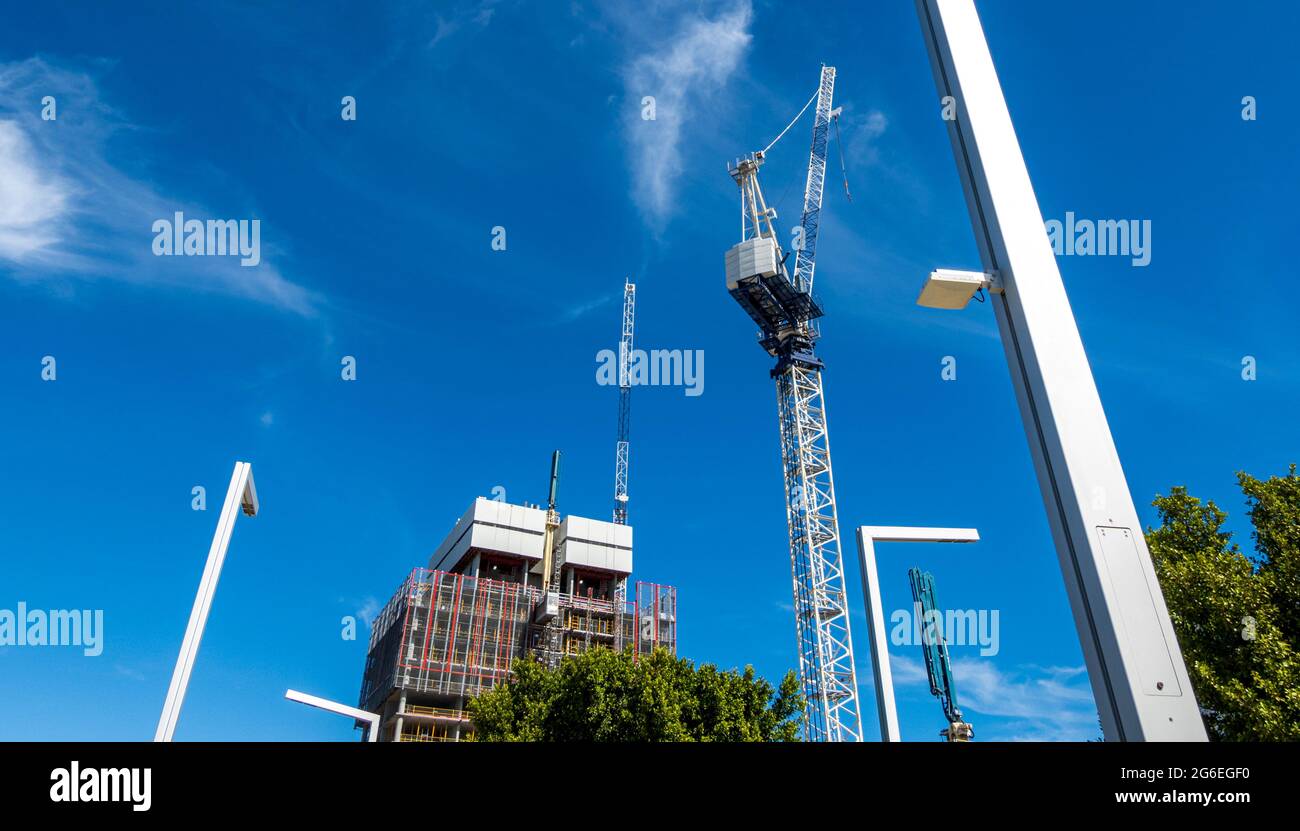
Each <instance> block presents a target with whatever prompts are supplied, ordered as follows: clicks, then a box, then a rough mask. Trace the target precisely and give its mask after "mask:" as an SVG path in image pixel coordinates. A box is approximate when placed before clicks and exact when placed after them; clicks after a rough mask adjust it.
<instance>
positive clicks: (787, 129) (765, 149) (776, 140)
mask: <svg viewBox="0 0 1300 831" xmlns="http://www.w3.org/2000/svg"><path fill="white" fill-rule="evenodd" d="M820 91H821V89H820V87H819V88H818V89H816V90H814V91H813V94H812V98H809V99H808V103H807V104H804V105H803V109H802V110H800V111H799V115H796V116H795V117H794V119H793V120H792V121H791V122H790V123H789V124H787V125H785V129H784V130H782V131H781V132H780V133H779V134H778V135H777V137H776V138H774V139H772V142H771V143H770V144H768V145H767V147H764V148H763V151H762V152H763V155H764V156H766V155H767V151H769V150H771V149H772V147H773V146H774V145H775V144H776V143H777V142H778V141H780V140H781V136H784V135H785V134H786V133H788V132H790V128H791V127H793V126H794V123H795V122H796V121H798V120H799V119H800V118H801V117H803V114H804V113H806V112H807V111H808V108H809V107H811V106H812V102H814V101H816V100H817V93H818V92H820Z"/></svg>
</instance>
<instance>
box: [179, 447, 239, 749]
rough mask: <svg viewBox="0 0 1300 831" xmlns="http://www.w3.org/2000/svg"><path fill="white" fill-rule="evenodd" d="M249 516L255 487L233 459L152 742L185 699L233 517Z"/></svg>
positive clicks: (215, 589) (228, 539) (224, 557)
mask: <svg viewBox="0 0 1300 831" xmlns="http://www.w3.org/2000/svg"><path fill="white" fill-rule="evenodd" d="M241 507H242V508H243V511H244V513H246V514H248V515H249V516H253V515H254V514H256V513H257V489H256V487H255V486H254V485H253V466H252V465H250V464H249V463H247V462H235V471H234V473H232V474H231V476H230V488H229V489H227V491H226V501H225V503H224V504H223V505H222V506H221V517H220V518H219V519H218V520H217V530H216V532H215V533H214V534H213V535H212V547H211V548H209V549H208V562H207V565H206V566H204V568H203V578H202V579H201V580H200V581H199V591H198V594H196V595H195V596H194V608H193V609H191V610H190V622H189V625H188V626H187V627H186V628H185V640H184V641H182V642H181V651H180V655H178V656H177V658H176V669H175V670H174V671H173V672H172V682H171V686H169V687H168V688H167V701H166V702H165V703H164V704H163V709H162V715H161V716H159V718H158V730H157V732H155V733H154V737H153V740H154V741H156V742H169V741H171V740H172V734H173V733H175V732H176V720H177V719H179V718H180V715H181V705H182V704H183V703H185V691H186V689H187V688H188V687H189V684H190V673H191V672H192V671H193V670H194V659H195V657H196V656H197V655H198V653H199V643H200V641H202V640H203V627H204V626H206V625H207V622H208V611H209V610H210V609H211V608H212V597H213V595H214V594H216V592H217V581H218V580H220V579H221V565H222V563H223V562H225V559H226V549H227V548H229V547H230V535H231V532H232V531H234V529H235V519H236V518H237V517H238V516H239V510H240V508H241Z"/></svg>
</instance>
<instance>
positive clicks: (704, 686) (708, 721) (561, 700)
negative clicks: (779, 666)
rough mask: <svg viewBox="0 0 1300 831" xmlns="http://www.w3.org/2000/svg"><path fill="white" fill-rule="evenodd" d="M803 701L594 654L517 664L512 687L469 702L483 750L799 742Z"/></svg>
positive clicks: (789, 685)
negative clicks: (517, 744)
mask: <svg viewBox="0 0 1300 831" xmlns="http://www.w3.org/2000/svg"><path fill="white" fill-rule="evenodd" d="M802 712H803V696H802V695H801V694H800V692H799V683H798V680H797V679H796V678H795V674H794V673H793V672H788V673H786V676H785V679H784V680H783V681H782V682H781V686H780V688H779V689H775V690H774V689H773V688H772V685H771V684H769V683H768V682H767V681H765V680H764V679H762V678H760V677H758V676H757V675H756V674H755V673H754V668H753V667H749V666H747V667H745V669H744V671H742V672H736V671H734V670H729V671H720V670H719V669H718V668H717V667H715V666H713V665H712V664H701V665H700V666H698V667H697V666H696V665H695V664H694V663H693V662H691V661H689V660H687V659H685V658H676V657H674V656H673V655H672V654H671V653H670V652H668V651H667V650H664V649H656V650H655V651H654V652H653V653H651V654H649V655H642V656H639V657H635V658H634V657H633V655H632V653H631V652H630V651H624V652H622V653H618V652H613V651H610V650H608V649H601V648H596V649H591V650H589V651H587V652H584V653H582V654H581V655H576V656H573V657H569V658H565V659H564V661H562V662H561V663H560V666H559V667H557V668H555V669H548V668H547V667H545V666H543V665H542V664H540V663H538V662H536V661H533V660H521V661H519V662H517V663H516V664H515V667H514V675H513V678H512V679H511V681H510V682H509V683H508V684H504V685H502V686H499V687H497V688H495V689H493V690H489V691H488V692H485V693H483V694H482V695H479V696H478V697H477V698H475V699H473V700H471V701H470V702H469V713H470V717H471V718H472V719H473V721H474V730H475V733H476V738H477V739H478V740H479V741H521V742H527V741H544V742H565V741H578V742H696V741H698V742H773V741H785V742H788V741H797V739H798V731H799V718H800V715H801V713H802Z"/></svg>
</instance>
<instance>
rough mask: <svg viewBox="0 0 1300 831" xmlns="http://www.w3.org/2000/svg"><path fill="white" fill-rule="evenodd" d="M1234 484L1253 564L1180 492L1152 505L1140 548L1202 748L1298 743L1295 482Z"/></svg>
mask: <svg viewBox="0 0 1300 831" xmlns="http://www.w3.org/2000/svg"><path fill="white" fill-rule="evenodd" d="M1237 483H1238V486H1239V487H1240V488H1241V491H1242V493H1243V494H1245V496H1246V504H1247V506H1248V508H1249V510H1248V515H1249V516H1250V521H1251V524H1252V525H1253V526H1254V532H1253V534H1252V537H1253V538H1254V541H1255V551H1254V554H1253V555H1247V554H1244V553H1242V551H1241V549H1240V548H1239V547H1238V546H1237V544H1236V543H1234V542H1232V534H1231V533H1230V532H1228V531H1225V530H1223V523H1224V521H1225V520H1226V519H1227V514H1226V513H1224V512H1223V511H1222V510H1220V509H1219V507H1218V506H1217V505H1215V504H1214V502H1212V501H1207V502H1205V503H1202V502H1201V500H1199V499H1197V498H1196V497H1194V496H1191V495H1189V494H1188V493H1187V489H1186V488H1184V487H1176V488H1174V489H1173V490H1172V491H1171V492H1170V493H1169V495H1168V496H1157V497H1156V499H1155V502H1153V503H1152V504H1154V505H1155V507H1156V508H1157V509H1159V511H1160V520H1161V524H1160V527H1158V528H1148V529H1147V534H1146V538H1147V545H1148V547H1149V548H1150V549H1151V558H1152V561H1153V562H1154V564H1155V569H1156V574H1157V576H1158V577H1159V578H1160V587H1161V589H1163V591H1164V595H1165V601H1166V603H1167V604H1168V606H1169V616H1170V618H1171V620H1172V621H1173V625H1174V631H1175V632H1177V634H1178V643H1179V645H1180V646H1181V647H1182V650H1183V657H1184V659H1185V660H1186V662H1187V670H1188V673H1189V674H1190V675H1191V679H1192V686H1193V687H1194V689H1195V692H1196V699H1197V702H1198V703H1199V704H1200V706H1201V713H1202V715H1203V716H1204V718H1205V726H1206V729H1207V731H1208V732H1209V734H1210V737H1211V739H1215V740H1221V741H1283V740H1288V741H1295V740H1300V655H1297V653H1296V647H1297V646H1300V477H1297V476H1296V468H1295V465H1292V466H1291V469H1290V472H1289V474H1288V475H1286V476H1280V477H1279V476H1275V477H1272V478H1269V479H1266V480H1261V479H1256V478H1255V477H1253V476H1250V475H1248V474H1245V473H1238V474H1237Z"/></svg>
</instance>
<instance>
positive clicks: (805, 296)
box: [726, 66, 862, 741]
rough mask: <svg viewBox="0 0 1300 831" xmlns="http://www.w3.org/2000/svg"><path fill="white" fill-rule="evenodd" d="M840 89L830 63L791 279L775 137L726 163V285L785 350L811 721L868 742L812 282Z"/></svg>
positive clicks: (789, 484) (785, 406)
mask: <svg viewBox="0 0 1300 831" xmlns="http://www.w3.org/2000/svg"><path fill="white" fill-rule="evenodd" d="M834 88H835V68H834V67H829V66H823V67H822V72H821V79H820V83H819V85H818V89H817V93H816V100H817V108H816V110H815V114H814V121H813V135H812V148H811V150H810V152H809V162H808V177H807V180H806V183H805V187H804V200H803V216H802V218H801V222H800V226H799V229H798V231H797V236H796V240H795V243H794V246H793V247H794V249H795V251H796V257H795V268H794V275H793V278H792V277H791V275H790V272H789V271H788V270H787V268H786V260H787V258H788V256H789V255H788V254H787V253H783V252H782V250H781V246H780V243H779V241H778V240H777V236H776V232H775V229H774V227H773V220H774V219H775V218H776V211H775V210H774V209H773V208H770V207H769V206H768V205H767V203H766V201H765V200H764V198H763V192H762V189H761V188H760V187H759V184H758V169H759V167H761V166H762V164H763V162H764V161H765V157H766V152H767V150H770V149H771V147H772V145H769V146H768V148H767V149H766V150H762V151H758V152H756V153H752V154H750V155H749V156H746V157H745V158H743V159H738V160H736V161H735V162H734V163H733V164H731V165H729V166H728V172H729V173H730V174H731V176H732V178H733V179H734V180H735V181H736V184H737V185H738V186H739V188H740V194H741V241H740V242H739V243H738V244H736V245H735V246H733V247H732V248H731V250H729V251H728V252H727V256H726V268H727V290H728V291H729V292H730V294H731V296H732V297H733V298H734V299H735V300H736V302H737V303H738V304H739V305H740V307H741V308H742V309H744V310H745V312H746V314H748V315H749V316H750V318H751V319H752V320H753V321H754V322H755V323H757V324H758V327H759V344H760V345H761V346H762V347H763V348H764V349H765V350H766V351H767V353H768V354H769V355H772V356H773V357H775V358H776V359H777V360H776V366H775V368H773V369H772V371H771V376H772V378H773V379H775V380H776V388H777V416H778V422H779V424H780V432H781V466H782V472H783V475H784V479H785V502H786V526H787V529H788V531H789V551H790V565H791V573H792V578H793V592H794V606H795V634H796V639H797V642H798V655H799V677H800V681H801V684H802V688H803V693H804V697H805V699H806V701H807V707H806V709H805V711H804V721H803V729H804V736H805V738H806V739H808V740H809V741H858V740H860V739H861V735H862V733H861V724H860V720H859V710H858V693H857V676H856V671H855V668H854V662H853V641H852V636H851V633H850V629H849V615H848V607H847V599H846V596H845V589H844V562H843V558H842V556H841V553H840V531H839V518H838V516H837V510H836V504H835V481H834V475H833V473H832V470H831V452H830V444H829V440H828V435H827V427H826V407H825V396H824V392H823V389H822V368H823V364H822V361H821V360H820V359H819V358H817V356H816V355H815V354H814V351H813V350H814V344H815V342H816V340H817V338H818V336H819V332H818V329H817V326H816V323H815V321H816V319H817V318H819V317H821V316H822V314H823V310H822V308H821V306H820V304H819V303H818V302H817V300H816V298H815V297H814V296H813V294H812V282H813V268H814V264H815V256H816V245H817V231H818V226H819V224H820V223H819V220H820V216H821V206H822V186H823V183H824V180H825V174H826V144H827V139H828V137H829V128H830V124H831V121H832V119H833V118H835V117H836V115H837V113H836V112H835V111H833V110H832V109H831V98H832V94H833V92H834ZM810 103H811V102H810ZM797 119H798V116H796V120H797ZM786 129H787V130H788V129H789V127H787V128H786ZM782 135H784V131H783V132H782ZM777 138H778V140H779V139H780V136H778V137H777ZM773 144H775V142H773Z"/></svg>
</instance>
